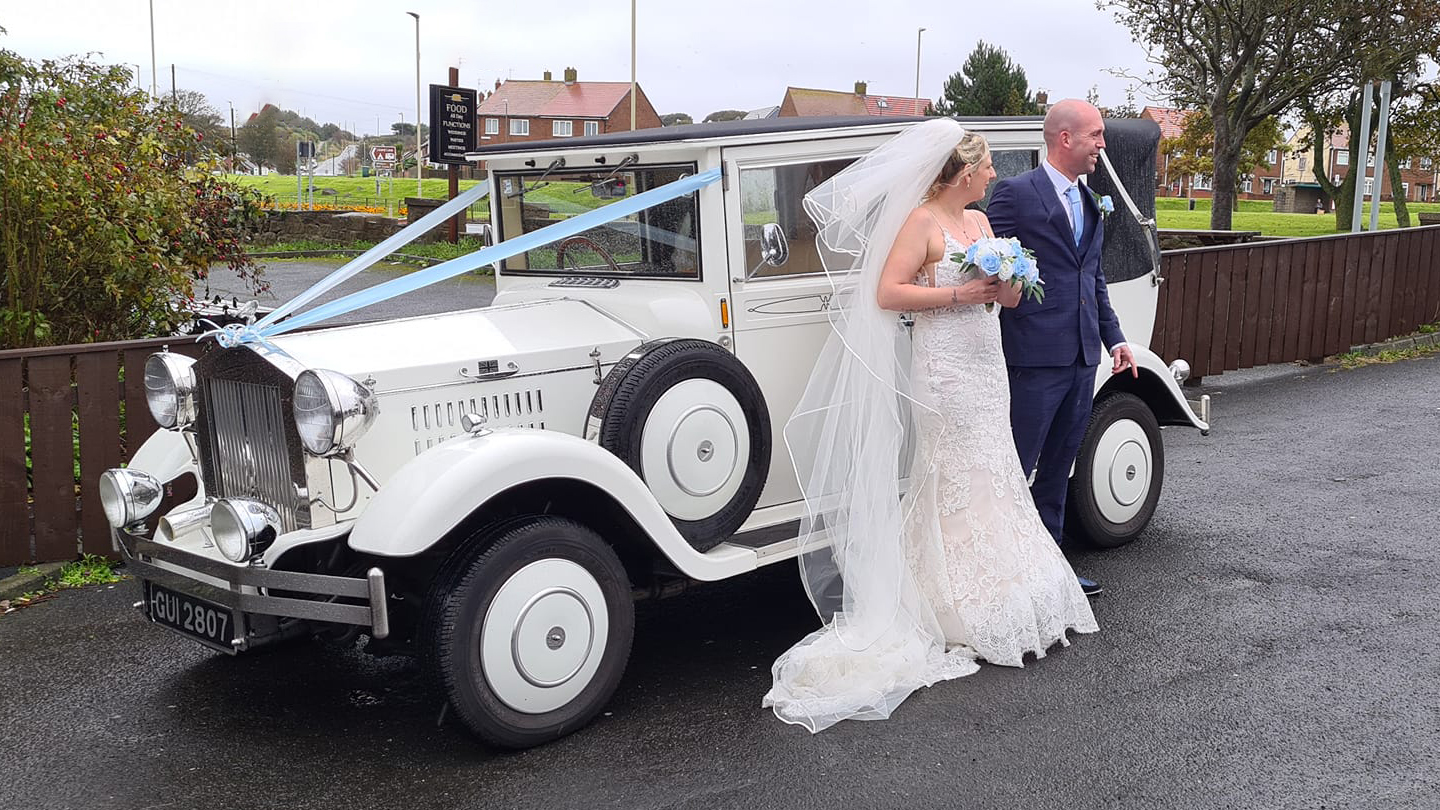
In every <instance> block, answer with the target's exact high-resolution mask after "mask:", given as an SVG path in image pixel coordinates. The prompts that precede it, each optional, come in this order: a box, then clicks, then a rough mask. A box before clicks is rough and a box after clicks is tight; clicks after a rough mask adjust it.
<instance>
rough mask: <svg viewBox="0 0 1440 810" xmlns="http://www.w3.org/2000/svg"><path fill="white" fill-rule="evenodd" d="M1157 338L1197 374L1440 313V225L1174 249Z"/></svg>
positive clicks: (1323, 350) (1307, 353)
mask: <svg viewBox="0 0 1440 810" xmlns="http://www.w3.org/2000/svg"><path fill="white" fill-rule="evenodd" d="M1161 275H1162V276H1164V277H1165V283H1164V284H1163V285H1162V286H1161V288H1160V301H1159V304H1158V306H1157V308H1156V312H1155V333H1154V335H1153V336H1152V337H1151V340H1150V347H1151V349H1153V350H1154V351H1155V353H1156V354H1159V355H1160V356H1161V357H1162V358H1164V359H1165V360H1167V361H1169V360H1174V359H1175V358H1184V359H1185V360H1186V361H1188V362H1189V363H1190V369H1191V373H1192V375H1193V376H1194V377H1196V378H1198V377H1204V376H1208V375H1212V374H1219V373H1221V372H1222V371H1230V370H1234V369H1241V368H1249V367H1251V366H1261V365H1265V364H1267V363H1286V362H1291V361H1294V360H1315V359H1319V358H1322V357H1325V356H1326V355H1332V354H1338V353H1340V352H1343V351H1346V350H1347V349H1349V348H1350V347H1352V346H1362V345H1365V344H1367V343H1375V342H1377V341H1381V340H1385V339H1387V338H1392V337H1395V336H1397V335H1405V334H1409V333H1410V332H1414V331H1415V330H1416V329H1417V328H1419V326H1420V325H1421V324H1427V323H1434V322H1435V321H1436V320H1437V319H1440V227H1424V228H1405V229H1402V230H1390V231H1378V232H1376V233H1373V234H1372V233H1362V234H1339V235H1335V236H1321V237H1316V238H1313V239H1285V240H1280V241H1275V242H1252V243H1248V244H1243V245H1230V246H1225V247H1212V248H1194V249H1190V250H1175V251H1168V252H1166V253H1165V254H1164V256H1163V259H1162V263H1161Z"/></svg>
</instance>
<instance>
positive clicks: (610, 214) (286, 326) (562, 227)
mask: <svg viewBox="0 0 1440 810" xmlns="http://www.w3.org/2000/svg"><path fill="white" fill-rule="evenodd" d="M719 179H720V170H719V169H710V170H709V171H704V172H701V173H699V174H695V175H691V176H689V177H685V178H681V179H680V180H676V181H675V182H673V183H666V184H665V185H663V186H660V187H658V188H653V189H651V190H649V191H646V192H642V193H640V194H636V195H635V196H634V197H631V198H629V199H626V200H621V201H620V202H615V203H611V204H609V205H606V206H604V207H602V208H596V209H594V210H592V211H586V212H585V213H583V214H580V215H579V216H575V217H571V218H570V219H567V220H564V221H562V222H557V223H555V224H554V225H547V226H545V227H544V228H541V229H540V230H538V231H532V232H530V233H527V234H525V235H524V236H520V237H517V238H515V239H509V240H506V241H504V242H501V243H500V244H498V245H493V246H491V247H488V248H483V249H481V250H477V251H475V252H474V253H471V254H468V255H465V256H460V257H458V258H455V259H451V260H449V261H447V262H443V263H441V264H437V265H435V266H433V267H429V268H426V269H424V270H419V271H417V272H414V273H411V274H409V275H406V276H401V277H400V278H396V279H391V280H390V281H387V282H385V283H383V284H377V285H375V286H374V287H370V288H368V289H364V290H360V291H359V292H355V293H351V294H350V295H347V296H345V297H344V298H339V299H336V300H334V301H331V302H329V303H327V304H322V305H320V306H318V307H316V308H314V309H312V310H310V311H308V312H304V313H302V314H299V315H294V316H292V317H290V318H287V319H286V320H285V321H284V322H282V323H275V321H276V320H277V313H281V312H282V310H283V311H287V312H293V311H294V310H295V309H296V307H298V306H300V305H301V304H303V303H305V301H310V300H313V299H314V298H315V296H317V295H319V294H320V293H323V292H324V291H325V290H327V289H330V288H331V287H334V286H335V284H338V283H339V281H336V282H334V283H329V282H330V281H331V278H333V277H335V276H337V275H339V273H340V271H339V270H337V271H336V272H335V273H332V274H331V275H330V276H327V277H326V278H325V279H323V280H322V281H321V282H320V283H319V284H317V285H315V287H312V288H311V289H309V290H306V291H305V292H304V293H302V294H300V295H299V296H298V297H297V298H296V299H295V300H292V301H290V302H288V303H286V304H285V305H284V306H283V307H281V308H280V309H277V310H275V312H272V313H270V314H269V315H267V316H265V318H264V319H263V320H261V321H260V322H259V323H256V324H255V326H254V327H252V328H249V329H246V330H243V331H242V330H232V332H231V334H228V335H226V337H227V338H230V339H234V340H237V341H239V342H242V343H244V342H249V341H254V340H261V341H263V340H264V339H265V338H268V337H273V336H275V335H279V334H283V333H285V332H289V331H291V330H294V329H299V328H301V327H304V326H309V325H311V324H314V323H319V322H320V321H323V320H326V319H328V318H334V317H336V316H337V315H344V314H346V313H349V312H354V311H355V310H357V309H361V308H364V307H368V306H370V305H371V304H376V303H379V302H381V301H388V300H389V299H391V298H394V297H396V296H399V295H404V294H405V293H408V292H413V291H415V290H418V289H420V288H421V287H425V286H428V285H431V284H434V283H435V282H437V281H444V280H445V279H447V278H453V277H455V276H458V275H460V274H462V273H468V272H470V271H472V270H475V269H478V268H480V267H484V266H485V265H487V264H496V263H498V262H501V261H504V260H505V259H508V258H510V257H512V256H515V255H518V254H520V253H524V252H525V251H527V250H534V249H535V248H538V247H543V246H544V245H548V244H550V243H552V242H558V241H560V240H561V239H565V238H568V237H571V236H575V235H576V234H579V233H582V232H584V231H588V230H590V229H591V228H595V227H598V226H600V225H604V224H605V223H607V222H613V221H615V220H617V219H620V218H622V217H627V216H629V215H631V214H635V213H639V212H640V211H643V210H645V209H647V208H652V207H654V206H656V205H659V204H661V203H664V202H668V201H670V200H673V199H676V198H677V197H683V196H685V195H686V194H693V193H694V192H696V191H699V190H700V189H702V188H704V187H706V186H708V185H710V184H711V183H714V182H715V181H716V180H719ZM471 191H472V192H473V191H474V189H472V190H471ZM467 193H469V192H467ZM463 197H464V195H462V196H461V197H456V198H455V199H454V200H452V201H451V202H450V203H447V206H448V205H453V204H455V203H459V202H461V200H462V199H463ZM458 208H459V206H457V210H458ZM446 215H447V212H446V210H445V207H444V206H442V207H441V208H440V209H438V210H436V211H435V212H434V213H432V214H429V215H427V216H426V217H425V218H424V219H421V220H420V221H419V222H416V223H415V224H414V225H411V226H410V227H408V228H406V229H405V230H403V231H401V232H400V233H397V234H395V236H392V237H391V238H390V240H393V239H395V238H397V237H399V236H402V235H404V234H405V232H406V231H409V230H411V229H413V228H418V227H420V226H421V225H423V224H424V223H425V222H426V221H427V220H430V219H431V217H436V218H437V219H444V218H445V216H446ZM417 235H418V234H417ZM413 238H414V237H413V236H412V237H410V239H413ZM410 239H406V240H405V241H410ZM390 240H386V241H385V242H382V243H380V244H379V245H376V246H375V247H374V248H371V249H370V250H369V251H367V252H366V253H365V256H369V255H370V254H372V253H376V252H377V251H379V250H380V249H381V248H382V247H384V246H385V245H386V244H387V243H388V242H389V241H390ZM400 244H404V242H401V243H400ZM365 256H361V257H358V258H357V260H356V261H357V262H358V261H359V260H360V259H363V258H365ZM352 264H353V262H352ZM347 266H348V265H347ZM341 269H342V270H343V269H345V268H341ZM352 275H353V273H352ZM341 280H343V279H341ZM327 283H328V286H324V289H321V290H319V291H318V292H317V291H316V288H318V287H321V286H322V285H327ZM301 299H304V300H303V301H302V300H301ZM296 301H300V304H297V303H295V302H296ZM267 321H268V323H267ZM217 337H218V336H217Z"/></svg>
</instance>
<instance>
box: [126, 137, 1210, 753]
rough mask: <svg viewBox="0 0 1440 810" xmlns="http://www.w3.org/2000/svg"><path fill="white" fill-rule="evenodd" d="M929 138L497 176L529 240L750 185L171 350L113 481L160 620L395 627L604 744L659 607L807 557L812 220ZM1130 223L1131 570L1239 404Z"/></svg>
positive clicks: (635, 156)
mask: <svg viewBox="0 0 1440 810" xmlns="http://www.w3.org/2000/svg"><path fill="white" fill-rule="evenodd" d="M913 123H914V120H906V119H876V118H862V119H855V118H850V119H804V118H793V119H771V120H764V121H743V122H732V123H727V124H709V125H697V126H683V127H667V128H663V129H653V130H642V131H638V132H630V133H622V134H611V135H601V136H593V137H585V138H573V139H559V140H552V141H542V142H530V143H524V144H514V145H501V146H496V147H489V148H486V149H485V150H483V151H482V152H481V153H477V154H475V155H473V156H472V157H473V158H474V159H476V160H483V161H484V162H485V164H486V167H487V169H488V171H489V174H490V189H491V192H492V193H491V195H490V198H491V222H492V224H493V232H494V234H495V240H496V242H497V246H500V247H503V246H504V245H505V243H506V242H510V241H511V240H515V239H519V238H522V237H524V236H525V235H526V234H529V233H533V232H534V231H536V230H538V229H540V228H543V227H547V226H551V225H554V224H555V223H559V222H563V221H565V220H566V219H567V218H569V217H572V216H575V215H580V214H584V213H586V212H594V211H597V210H598V211H604V209H605V208H606V207H607V206H609V205H614V204H618V203H621V202H623V201H625V200H627V199H632V198H633V197H634V196H635V195H637V194H640V193H643V192H646V191H647V190H651V189H658V188H661V187H664V186H666V185H667V184H671V183H674V182H677V181H680V180H682V179H683V178H687V177H689V178H695V177H697V176H699V175H701V174H704V173H706V172H712V174H711V175H710V176H711V177H718V178H719V179H718V180H717V181H716V182H713V183H711V184H709V185H705V186H703V187H701V188H700V189H699V190H697V191H693V192H690V193H686V194H683V195H681V196H678V197H675V198H674V199H671V200H669V201H666V202H663V203H661V204H659V205H655V206H651V207H648V208H645V209H643V210H639V211H636V212H632V213H628V214H626V215H624V216H620V217H612V218H610V220H609V221H608V222H605V223H604V224H601V225H597V226H595V227H591V228H588V229H586V230H584V231H582V232H579V233H574V234H572V235H569V236H567V237H566V238H564V239H561V240H559V241H553V240H552V241H550V242H549V243H544V240H543V239H541V240H538V241H537V240H535V239H533V238H532V240H531V242H536V244H537V245H538V246H532V247H530V248H529V249H527V250H525V251H523V252H520V253H517V254H515V255H513V256H510V257H508V258H506V259H504V260H503V261H500V262H498V264H497V266H496V285H497V288H498V294H497V296H496V298H495V300H494V303H493V304H492V305H491V306H489V307H485V308H482V309H472V310H467V311H459V312H453V313H450V314H446V315H438V316H427V317H419V318H409V319H402V320H391V321H382V322H375V323H369V324H364V325H358V326H344V327H336V328H328V329H325V328H322V329H316V330H313V331H306V332H295V333H290V334H284V335H278V336H276V337H273V338H271V339H268V340H253V341H249V342H244V343H241V344H238V345H229V346H222V345H220V344H219V343H211V344H210V345H209V348H208V350H207V351H206V352H205V353H204V354H203V356H201V357H200V359H198V360H193V361H192V360H191V359H189V358H187V357H183V356H180V355H178V354H175V353H169V352H161V353H158V354H155V355H153V356H152V357H151V358H150V359H149V361H148V362H147V363H146V367H145V384H146V389H147V395H148V397H149V404H150V408H151V411H152V413H153V414H154V416H155V418H156V420H157V421H158V422H159V423H160V424H161V425H162V426H163V428H164V429H163V430H161V431H159V432H157V433H156V434H155V435H154V436H153V437H152V438H151V439H149V441H148V442H147V443H146V444H145V445H144V447H143V448H141V449H140V450H139V452H137V454H136V455H135V457H134V459H133V461H132V463H131V465H130V466H129V467H127V468H124V469H116V470H111V471H109V472H107V473H106V474H105V476H104V479H103V481H102V498H103V501H104V505H105V508H106V513H107V515H108V517H109V519H110V521H111V523H112V525H113V526H114V535H115V542H116V546H117V548H118V549H120V550H121V551H122V552H123V554H124V556H125V557H126V559H127V560H128V562H129V566H130V570H131V571H132V572H134V573H135V577H136V579H137V580H139V581H140V587H141V588H142V589H143V598H142V599H141V600H140V601H139V602H138V603H137V607H140V608H141V609H142V610H143V611H144V613H145V615H146V616H147V617H148V618H149V619H150V620H151V621H152V622H154V623H156V624H159V625H162V626H164V627H166V628H168V629H170V630H173V631H175V632H179V633H182V634H184V635H186V636H188V637H190V638H192V639H194V640H195V641H197V642H199V643H201V644H205V645H207V646H210V647H213V648H216V649H218V650H222V651H224V652H227V653H232V654H233V653H243V652H245V651H247V650H253V649H255V648H257V647H260V646H262V645H265V644H269V643H273V642H276V641H279V640H283V639H287V638H295V637H308V636H316V635H328V636H332V637H336V636H338V637H340V638H353V636H354V635H355V634H359V633H364V634H366V635H367V636H368V637H369V640H368V642H367V644H368V645H369V647H368V648H369V649H371V650H372V651H374V652H377V653H397V652H398V653H407V654H414V655H416V656H419V657H420V658H421V659H422V660H423V661H424V662H426V664H427V666H429V667H431V668H433V671H434V672H435V673H436V675H437V676H438V681H439V682H440V683H441V684H443V686H444V689H445V691H446V697H447V698H448V700H449V702H450V706H451V707H452V708H453V710H454V711H455V712H456V714H457V716H458V717H460V718H461V719H462V720H463V722H464V723H465V724H466V725H467V726H468V727H469V728H470V729H471V730H473V731H474V732H475V733H476V734H477V735H479V736H480V737H481V738H483V739H485V740H487V741H489V742H491V743H493V744H496V745H499V746H507V747H525V746H531V745H535V744H538V743H543V742H545V741H547V740H552V739H555V738H556V737H559V736H562V735H564V734H567V733H569V732H571V731H574V730H575V729H577V728H580V727H581V726H583V725H584V724H585V723H586V722H588V721H589V720H590V719H591V718H593V717H594V716H595V715H596V714H597V713H598V712H599V711H600V710H601V709H602V707H603V706H604V705H605V703H606V701H607V700H608V699H609V698H610V696H611V694H612V693H613V692H614V690H615V688H616V685H617V684H618V683H619V681H620V678H621V675H622V673H623V671H624V669H625V664H626V659H627V657H628V655H629V652H630V646H631V640H632V637H633V634H634V621H633V620H634V608H633V602H634V601H635V600H637V599H644V598H655V597H661V596H666V595H669V594H671V593H675V592H678V591H679V590H681V589H683V588H684V587H685V586H686V585H688V584H691V583H694V582H697V581H711V580H720V579H725V578H727V577H733V576H738V575H741V574H744V573H746V572H748V571H752V570H754V569H756V568H759V567H760V566H764V565H773V564H775V563H780V562H784V561H786V560H789V559H792V558H793V557H794V556H795V554H796V553H797V538H796V534H797V527H798V525H799V519H800V517H801V515H802V513H803V511H804V503H803V501H802V500H801V499H800V489H799V486H798V484H797V482H796V480H795V475H794V472H793V470H792V468H791V465H790V462H789V459H788V458H787V457H786V455H785V452H784V445H783V443H782V442H781V439H780V430H781V428H782V427H783V426H784V424H785V421H786V420H787V418H788V417H789V416H790V413H791V410H792V409H793V407H794V405H795V402H796V401H797V399H798V398H799V396H800V394H801V391H802V388H803V386H804V384H805V381H806V378H807V375H808V374H809V371H810V367H811V364H812V363H813V361H814V358H815V356H816V353H817V352H818V350H819V349H820V347H821V345H822V343H823V342H824V340H825V339H826V336H827V333H828V330H829V324H828V321H827V308H828V307H829V306H831V304H832V301H831V285H830V283H829V281H828V279H827V277H826V276H825V275H824V273H823V271H822V267H821V265H820V260H819V259H820V256H819V253H818V251H817V248H816V245H815V240H814V229H813V226H812V224H811V223H810V221H809V220H808V219H807V218H806V217H805V215H804V214H803V209H802V207H801V198H802V197H803V195H804V193H805V192H806V191H807V190H808V189H810V188H813V187H814V186H815V185H816V184H817V183H819V182H821V181H823V180H824V179H826V178H828V177H829V176H831V175H833V174H835V173H836V172H838V171H839V170H840V169H842V168H843V167H845V166H846V165H848V164H849V163H850V162H851V161H853V160H854V159H855V158H856V157H858V156H860V155H862V154H864V153H865V152H866V151H867V150H869V149H871V148H873V147H874V146H876V145H877V144H879V143H880V142H881V141H883V140H884V139H886V138H887V137H889V136H890V135H892V134H894V133H895V132H897V131H899V130H900V129H901V128H903V127H906V126H909V125H911V124H913ZM964 123H965V124H966V126H969V127H973V128H975V129H977V130H980V131H982V132H984V133H985V134H986V135H987V136H988V138H989V139H990V143H991V145H992V148H993V152H994V158H995V165H996V168H997V171H999V172H1000V173H1001V175H1002V176H1005V175H1013V174H1017V173H1019V172H1022V171H1025V170H1028V169H1030V168H1033V167H1034V166H1036V165H1038V164H1037V162H1038V161H1039V160H1040V159H1042V157H1043V154H1044V146H1043V144H1042V141H1041V132H1040V125H1041V122H1040V120H1039V119H1038V118H1001V119H975V120H967V121H965V122H964ZM1109 126H1110V129H1109V132H1108V134H1107V140H1108V141H1109V142H1110V153H1111V158H1112V159H1113V160H1114V162H1115V163H1116V164H1118V165H1117V166H1116V167H1115V168H1116V169H1118V175H1119V176H1120V178H1122V179H1123V180H1125V181H1126V183H1127V184H1128V185H1129V186H1130V187H1131V188H1133V189H1143V190H1145V191H1146V192H1147V193H1146V195H1145V197H1144V198H1143V199H1141V200H1139V202H1138V204H1139V205H1141V206H1144V207H1147V208H1148V207H1149V206H1150V205H1151V203H1152V200H1151V199H1150V197H1149V195H1148V192H1149V190H1150V188H1151V186H1152V184H1153V160H1154V148H1155V142H1156V139H1157V138H1158V132H1157V131H1155V129H1154V125H1153V124H1149V123H1148V122H1138V121H1112V122H1109ZM716 170H718V172H716ZM1093 181H1094V185H1095V187H1096V188H1097V189H1099V190H1101V191H1102V192H1105V193H1111V190H1112V189H1113V190H1114V193H1117V194H1121V190H1120V188H1118V187H1117V186H1115V185H1114V182H1113V179H1112V178H1111V177H1107V176H1100V177H1096V178H1093ZM1107 184H1108V185H1107ZM1121 198H1122V199H1124V195H1123V194H1121ZM1127 209H1129V210H1127ZM614 210H619V209H614ZM1107 230H1108V233H1109V238H1108V239H1107V256H1106V265H1105V267H1106V272H1107V275H1108V276H1109V279H1110V295H1111V298H1112V300H1113V302H1114V304H1115V306H1116V308H1117V309H1118V310H1119V312H1120V316H1121V323H1122V326H1123V327H1124V329H1125V332H1126V335H1127V337H1128V338H1129V339H1130V342H1131V345H1132V346H1133V347H1134V349H1135V355H1136V357H1137V359H1138V361H1139V364H1140V376H1139V379H1138V380H1137V379H1133V378H1132V377H1131V376H1130V375H1128V374H1127V375H1119V376H1115V377H1111V376H1110V375H1109V373H1108V367H1103V366H1102V368H1101V370H1100V374H1099V376H1098V377H1097V379H1096V381H1095V387H1096V400H1095V410H1094V417H1093V419H1092V421H1091V425H1090V428H1089V433H1088V435H1087V436H1086V438H1085V442H1084V445H1083V448H1082V451H1081V456H1080V459H1079V461H1078V462H1077V464H1076V469H1075V471H1074V475H1073V478H1072V482H1073V483H1072V491H1071V498H1070V500H1071V502H1072V504H1073V512H1072V520H1071V525H1073V526H1075V527H1076V533H1077V534H1081V535H1083V536H1084V537H1085V538H1086V539H1088V540H1089V541H1091V542H1093V543H1096V544H1099V545H1101V546H1114V545H1119V544H1122V543H1125V542H1128V541H1129V540H1131V539H1133V538H1135V537H1136V536H1137V535H1139V534H1140V533H1141V532H1142V530H1143V529H1144V528H1145V526H1146V524H1147V522H1148V521H1149V520H1150V517H1151V515H1152V514H1153V512H1154V510H1155V505H1156V501H1157V500H1158V498H1159V496H1160V489H1161V479H1162V475H1163V471H1164V451H1163V447H1162V444H1161V431H1160V426H1162V425H1179V426H1189V427H1194V428H1198V429H1200V430H1202V431H1203V430H1208V427H1209V425H1208V402H1200V403H1189V402H1187V400H1186V399H1185V398H1184V396H1183V395H1182V393H1181V390H1180V388H1179V385H1178V382H1179V381H1180V380H1182V379H1183V378H1184V375H1185V368H1184V364H1183V363H1180V362H1177V363H1175V364H1173V365H1172V366H1169V367H1167V366H1166V365H1165V364H1164V363H1163V362H1162V361H1161V360H1160V358H1158V357H1156V356H1155V355H1154V354H1153V353H1151V352H1150V351H1148V350H1147V349H1146V348H1145V345H1146V343H1147V340H1148V337H1149V334H1150V332H1151V330H1152V328H1153V324H1154V312H1155V302H1156V297H1157V295H1156V285H1158V284H1159V283H1160V279H1159V277H1158V268H1159V262H1158V251H1157V249H1156V248H1155V242H1154V233H1153V223H1151V222H1147V221H1145V220H1144V218H1143V216H1142V214H1141V213H1140V211H1138V210H1136V209H1135V206H1133V205H1127V206H1120V210H1118V211H1117V213H1116V214H1115V215H1112V216H1111V222H1110V223H1109V224H1108V225H1107ZM525 244H527V245H529V244H530V243H528V242H527V243H525ZM187 473H190V474H194V475H195V476H196V478H197V479H198V482H199V494H198V495H197V496H196V497H195V498H194V499H193V500H191V501H190V502H189V503H186V504H183V505H180V506H179V507H177V508H176V509H174V510H171V511H169V512H168V513H167V514H164V515H160V514H157V512H158V504H159V501H160V496H159V493H160V492H161V491H162V489H163V485H164V484H165V483H166V482H170V481H173V480H175V479H177V478H179V477H181V476H183V475H186V474H187Z"/></svg>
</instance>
